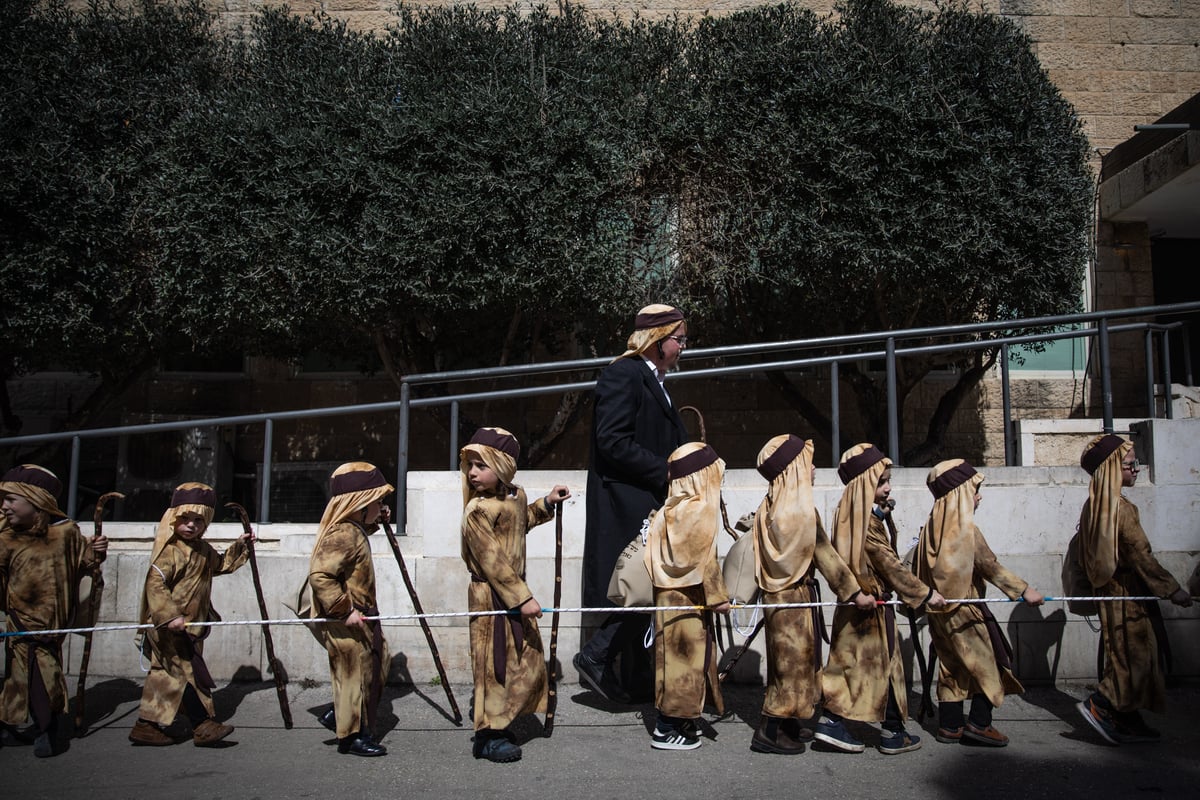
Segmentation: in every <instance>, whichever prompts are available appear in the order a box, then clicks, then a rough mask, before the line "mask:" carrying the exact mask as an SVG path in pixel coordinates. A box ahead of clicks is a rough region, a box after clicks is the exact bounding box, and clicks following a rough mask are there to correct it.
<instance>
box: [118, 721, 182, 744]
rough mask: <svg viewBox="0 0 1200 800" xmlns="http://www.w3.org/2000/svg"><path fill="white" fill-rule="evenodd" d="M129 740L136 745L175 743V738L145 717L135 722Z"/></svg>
mask: <svg viewBox="0 0 1200 800" xmlns="http://www.w3.org/2000/svg"><path fill="white" fill-rule="evenodd" d="M129 741H131V742H133V743H134V744H135V745H144V746H146V747H166V746H167V745H171V744H175V740H174V739H172V738H171V737H170V736H168V735H167V734H166V733H165V732H164V731H163V729H162V728H160V727H159V726H158V725H155V724H154V723H153V722H150V721H148V720H144V719H139V720H138V721H137V722H136V723H134V726H133V730H131V731H130V732H129Z"/></svg>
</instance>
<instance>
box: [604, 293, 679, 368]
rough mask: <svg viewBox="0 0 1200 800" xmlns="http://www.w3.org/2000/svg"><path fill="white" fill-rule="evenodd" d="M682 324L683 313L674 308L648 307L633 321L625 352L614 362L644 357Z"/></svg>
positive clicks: (654, 305)
mask: <svg viewBox="0 0 1200 800" xmlns="http://www.w3.org/2000/svg"><path fill="white" fill-rule="evenodd" d="M682 323H683V312H682V311H680V310H679V309H677V308H675V307H674V306H668V305H664V304H662V303H654V304H652V305H648V306H646V307H645V308H643V309H642V310H641V311H639V312H638V314H637V317H636V318H635V319H634V321H633V333H632V334H630V336H629V340H628V341H627V342H626V343H625V348H626V350H625V352H624V353H622V354H621V355H619V356H617V357H616V358H615V359H613V360H614V361H619V360H620V359H622V358H627V357H628V356H639V355H642V354H643V353H645V352H646V351H647V350H649V349H650V348H651V347H652V346H653V345H654V344H656V343H657V342H661V341H662V340H663V339H665V338H667V337H668V336H670V335H671V334H672V333H673V332H674V331H675V329H676V328H678V327H679V326H680V324H682Z"/></svg>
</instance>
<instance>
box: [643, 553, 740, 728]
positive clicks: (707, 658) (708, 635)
mask: <svg viewBox="0 0 1200 800" xmlns="http://www.w3.org/2000/svg"><path fill="white" fill-rule="evenodd" d="M700 569H701V570H702V575H703V579H704V580H703V583H699V584H696V585H695V586H685V587H682V588H676V589H665V588H661V587H658V586H656V587H654V604H655V605H656V606H714V605H719V604H721V603H724V602H727V601H728V600H729V590H728V589H726V588H725V579H724V578H723V577H722V576H721V568H720V566H719V564H718V563H717V558H716V556H715V554H714V555H713V557H712V558H711V559H710V560H708V561H707V562H705V563H704V564H702V565H700ZM712 613H713V612H711V611H700V610H696V611H655V612H654V628H655V631H654V654H655V681H654V705H655V706H656V707H657V708H658V710H659V713H661V714H665V715H666V716H669V717H679V718H681V719H696V718H698V717H699V716H700V715H701V714H703V713H704V706H705V703H709V704H711V705H712V706H713V708H715V709H716V711H717V713H718V714H723V713H725V700H724V698H723V697H722V696H721V685H720V683H719V682H718V681H717V651H716V647H715V646H714V643H713V632H712Z"/></svg>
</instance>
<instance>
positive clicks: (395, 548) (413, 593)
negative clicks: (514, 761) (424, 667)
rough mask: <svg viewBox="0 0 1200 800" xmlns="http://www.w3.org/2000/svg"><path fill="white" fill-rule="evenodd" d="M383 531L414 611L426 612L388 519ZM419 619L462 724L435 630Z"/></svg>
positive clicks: (456, 717)
mask: <svg viewBox="0 0 1200 800" xmlns="http://www.w3.org/2000/svg"><path fill="white" fill-rule="evenodd" d="M383 532H384V533H385V534H387V540H388V544H390V545H391V546H392V555H394V556H395V557H396V563H397V564H399V565H400V576H401V577H402V578H404V588H406V589H408V597H409V599H410V600H412V604H413V611H415V612H417V613H418V614H424V613H425V610H424V609H423V608H421V598H419V597H417V587H415V586H413V582H412V578H410V577H409V576H408V567H407V566H405V564H404V555H403V554H402V553H401V552H400V544H399V542H397V541H396V534H394V533H392V526H391V525H389V524H388V523H387V522H386V521H385V522H384V523H383ZM418 619H419V621H420V623H421V630H422V631H424V632H425V641H426V642H428V643H429V652H430V653H432V654H433V665H434V666H435V667H437V671H438V677H439V678H440V679H441V681H442V688H443V689H445V690H446V699H447V700H449V701H450V708H451V709H453V711H454V724H455V725H461V724H462V712H461V711H459V710H458V703H457V702H455V700H454V690H453V689H451V688H450V679H449V678H447V677H446V668H445V667H443V666H442V656H441V655H440V654H439V653H438V648H437V642H435V641H434V640H433V631H431V630H430V629H429V623H428V622H426V621H425V617H419V618H418Z"/></svg>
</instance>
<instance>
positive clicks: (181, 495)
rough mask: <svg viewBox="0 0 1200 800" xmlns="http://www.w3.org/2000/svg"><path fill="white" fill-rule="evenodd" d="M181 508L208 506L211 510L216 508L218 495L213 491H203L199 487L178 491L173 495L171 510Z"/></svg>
mask: <svg viewBox="0 0 1200 800" xmlns="http://www.w3.org/2000/svg"><path fill="white" fill-rule="evenodd" d="M179 506H208V507H209V508H216V507H217V493H216V492H214V491H213V490H212V489H201V488H199V487H193V488H191V489H176V490H175V491H174V492H173V493H172V494H171V508H178V507H179Z"/></svg>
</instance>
